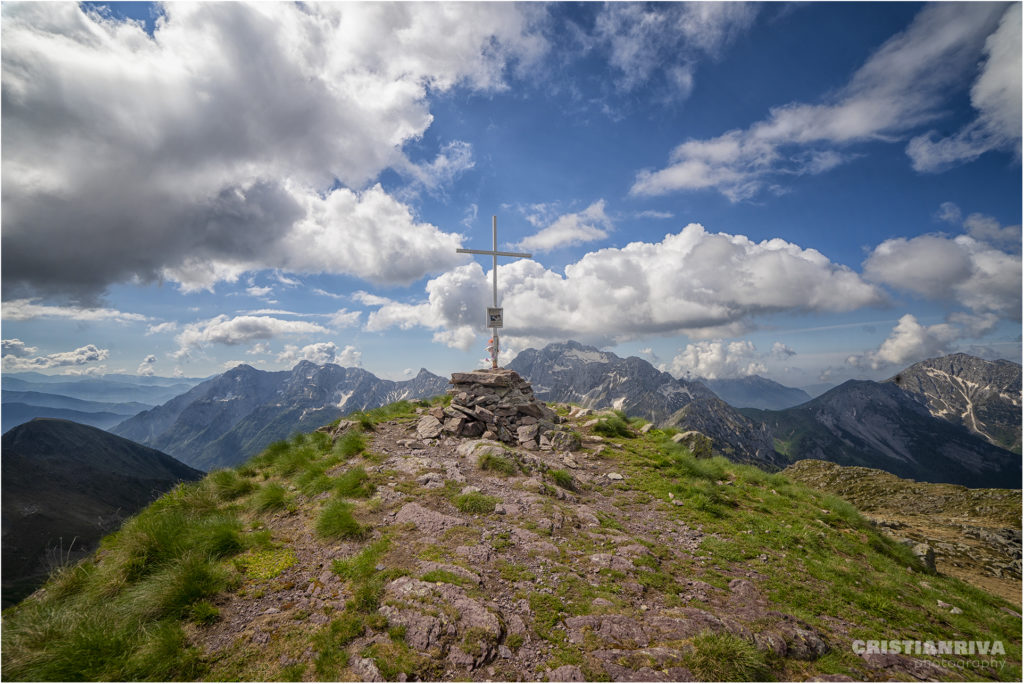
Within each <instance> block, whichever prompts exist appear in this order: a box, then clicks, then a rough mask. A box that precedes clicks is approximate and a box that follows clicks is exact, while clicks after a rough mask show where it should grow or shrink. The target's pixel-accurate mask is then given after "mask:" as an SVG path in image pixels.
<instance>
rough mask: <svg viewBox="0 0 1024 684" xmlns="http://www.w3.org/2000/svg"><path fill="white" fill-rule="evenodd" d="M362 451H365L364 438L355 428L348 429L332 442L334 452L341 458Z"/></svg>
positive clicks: (349, 456) (356, 454) (346, 457)
mask: <svg viewBox="0 0 1024 684" xmlns="http://www.w3.org/2000/svg"><path fill="white" fill-rule="evenodd" d="M364 451H366V438H365V437H363V435H362V434H361V433H359V432H356V431H355V430H349V431H348V432H346V433H345V434H343V435H342V436H341V437H339V438H338V441H336V442H335V443H334V454H335V455H336V456H339V457H341V458H343V459H349V458H352V457H353V456H358V455H359V454H361V453H363V452H364Z"/></svg>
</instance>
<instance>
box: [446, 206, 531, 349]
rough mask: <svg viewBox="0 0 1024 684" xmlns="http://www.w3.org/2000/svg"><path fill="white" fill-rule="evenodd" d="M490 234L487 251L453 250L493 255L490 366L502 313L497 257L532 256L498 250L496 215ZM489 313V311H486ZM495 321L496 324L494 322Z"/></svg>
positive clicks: (489, 319)
mask: <svg viewBox="0 0 1024 684" xmlns="http://www.w3.org/2000/svg"><path fill="white" fill-rule="evenodd" d="M491 235H492V237H493V244H494V249H492V250H490V251H487V250H483V249H456V250H455V251H456V252H458V253H459V254H487V255H490V256H492V257H494V265H493V267H492V269H491V274H492V275H493V278H494V309H495V310H496V311H497V318H496V319H495V318H494V317H492V316H488V323H489V324H490V325H489V327H490V328H491V346H490V349H491V368H497V367H498V328H500V327H502V324H503V321H502V314H501V310H500V309H498V257H500V256H503V257H514V258H517V259H529V258H531V257H533V255H532V254H525V253H523V252H499V251H498V217H497V216H492V217H491ZM488 313H489V314H490V313H491V312H488ZM495 322H497V325H495V324H494V323H495Z"/></svg>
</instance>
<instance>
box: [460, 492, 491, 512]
mask: <svg viewBox="0 0 1024 684" xmlns="http://www.w3.org/2000/svg"><path fill="white" fill-rule="evenodd" d="M499 501H501V499H499V498H497V497H495V496H487V495H486V494H481V493H480V492H469V493H468V494H459V495H458V496H456V497H455V498H454V499H452V503H453V504H454V505H455V507H456V508H457V509H459V511H461V512H462V513H493V512H494V507H495V506H496V505H497V504H498V502H499Z"/></svg>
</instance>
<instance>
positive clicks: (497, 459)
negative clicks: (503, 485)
mask: <svg viewBox="0 0 1024 684" xmlns="http://www.w3.org/2000/svg"><path fill="white" fill-rule="evenodd" d="M477 465H478V466H480V470H489V471H492V472H495V473H498V474H500V475H516V474H518V473H519V466H518V464H516V462H515V461H513V460H512V459H510V458H506V457H504V456H498V455H497V454H481V456H480V458H478V459H477Z"/></svg>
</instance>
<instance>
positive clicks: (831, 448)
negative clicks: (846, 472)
mask: <svg viewBox="0 0 1024 684" xmlns="http://www.w3.org/2000/svg"><path fill="white" fill-rule="evenodd" d="M742 413H743V414H744V415H746V416H748V417H749V418H751V419H752V420H756V421H763V422H764V423H765V424H766V425H767V426H768V427H769V428H770V429H771V431H772V434H773V435H774V436H775V443H776V448H777V450H778V451H779V452H780V453H781V454H783V455H785V456H786V457H787V458H788V459H789V460H790V462H795V461H798V460H801V459H806V458H813V459H820V460H824V461H831V462H832V463H838V464H840V465H850V466H866V467H868V468H878V469H881V470H885V471H887V472H890V473H894V474H896V475H899V476H900V477H907V478H912V479H915V480H922V481H925V482H948V483H953V484H961V485H965V486H968V487H1000V488H1002V487H1009V488H1016V487H1019V486H1020V481H1021V479H1020V478H1021V461H1020V457H1019V456H1017V455H1016V454H1013V453H1011V452H1009V451H1006V450H1005V449H1000V448H999V447H996V446H993V445H991V444H989V443H988V442H986V441H985V440H983V439H981V438H980V437H977V436H976V435H973V434H971V433H970V432H968V431H967V430H965V429H964V428H962V427H960V426H958V425H953V424H951V423H949V422H947V421H945V420H940V419H938V418H934V417H932V415H931V414H930V413H929V412H928V410H927V409H926V408H925V407H924V406H923V405H922V404H921V403H919V402H918V401H917V400H916V399H915V398H914V397H912V396H911V395H910V394H908V393H906V392H904V391H903V390H901V389H900V388H899V387H897V386H896V385H895V384H893V383H877V382H869V381H859V380H850V381H848V382H845V383H843V384H842V385H840V386H839V387H836V388H834V389H832V390H829V391H828V392H826V393H825V394H823V395H821V396H820V397H818V398H817V399H812V400H811V401H809V402H807V403H805V404H802V405H801V406H797V407H794V408H790V409H786V410H783V411H762V410H758V409H743V410H742Z"/></svg>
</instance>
